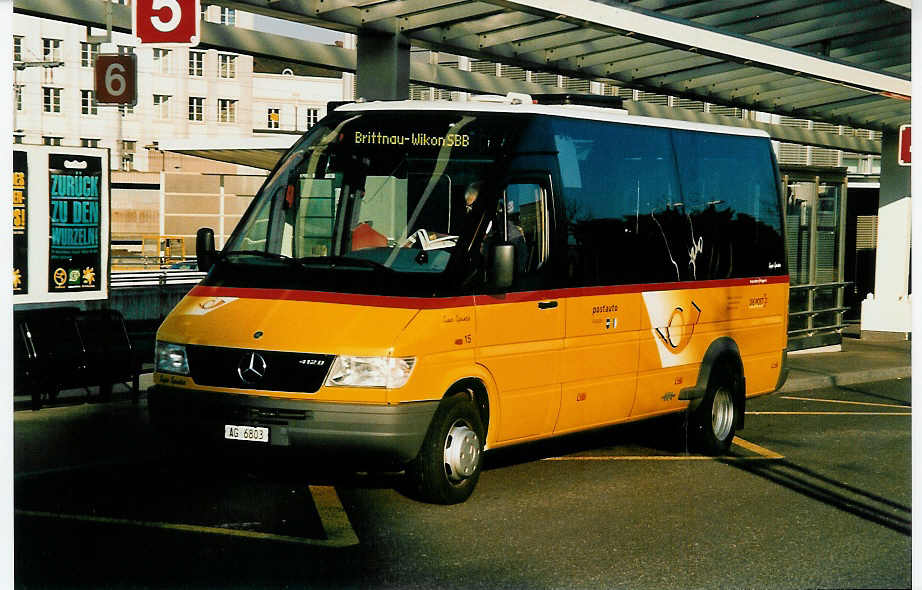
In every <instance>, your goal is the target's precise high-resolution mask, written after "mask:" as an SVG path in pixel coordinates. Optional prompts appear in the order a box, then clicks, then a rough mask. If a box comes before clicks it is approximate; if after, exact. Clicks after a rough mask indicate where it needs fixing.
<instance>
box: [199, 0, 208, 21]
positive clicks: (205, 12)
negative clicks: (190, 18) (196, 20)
mask: <svg viewBox="0 0 922 590" xmlns="http://www.w3.org/2000/svg"><path fill="white" fill-rule="evenodd" d="M199 11H200V14H199V16H200V17H201V20H204V21H207V20H208V6H207V5H206V4H205V3H204V2H203V3H202V5H201V7H200V8H199Z"/></svg>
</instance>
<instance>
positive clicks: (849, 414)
mask: <svg viewBox="0 0 922 590" xmlns="http://www.w3.org/2000/svg"><path fill="white" fill-rule="evenodd" d="M746 415H747V416H912V412H746Z"/></svg>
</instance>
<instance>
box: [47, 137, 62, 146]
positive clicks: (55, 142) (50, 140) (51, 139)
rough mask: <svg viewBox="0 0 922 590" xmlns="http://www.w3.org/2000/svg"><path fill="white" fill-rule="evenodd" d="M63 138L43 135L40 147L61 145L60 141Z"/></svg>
mask: <svg viewBox="0 0 922 590" xmlns="http://www.w3.org/2000/svg"><path fill="white" fill-rule="evenodd" d="M62 139H64V138H63V137H55V136H53V135H43V136H42V145H61V140H62Z"/></svg>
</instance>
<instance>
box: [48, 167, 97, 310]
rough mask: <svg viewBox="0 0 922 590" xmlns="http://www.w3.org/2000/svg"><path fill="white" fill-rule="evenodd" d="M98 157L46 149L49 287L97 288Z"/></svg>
mask: <svg viewBox="0 0 922 590" xmlns="http://www.w3.org/2000/svg"><path fill="white" fill-rule="evenodd" d="M101 185H102V159H101V158H99V157H97V156H76V155H69V154H49V156H48V190H49V202H50V203H51V219H50V234H51V243H50V249H49V252H48V291H49V292H62V291H99V290H100V285H99V277H100V271H101V268H100V267H101V256H100V243H99V242H100V203H101V201H100V189H101Z"/></svg>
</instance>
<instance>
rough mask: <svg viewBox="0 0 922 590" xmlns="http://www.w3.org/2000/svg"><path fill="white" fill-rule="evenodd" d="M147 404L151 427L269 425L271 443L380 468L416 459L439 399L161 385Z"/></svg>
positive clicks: (206, 432)
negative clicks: (278, 394) (395, 401)
mask: <svg viewBox="0 0 922 590" xmlns="http://www.w3.org/2000/svg"><path fill="white" fill-rule="evenodd" d="M147 403H148V411H149V412H150V417H151V422H152V423H153V424H154V426H156V427H157V428H160V429H162V430H168V431H172V432H176V433H178V434H181V435H183V436H185V435H189V436H190V437H196V438H199V439H200V440H205V441H212V442H218V441H222V440H223V439H224V427H225V425H235V426H261V427H266V428H268V429H269V445H270V446H283V447H292V448H298V449H304V450H306V451H311V452H317V453H322V454H324V455H328V456H332V455H335V456H337V457H341V458H343V459H344V460H347V461H348V460H349V459H350V458H351V459H354V460H355V461H356V462H358V463H363V464H369V463H371V464H375V465H381V466H384V465H389V464H393V465H402V464H405V463H407V462H409V461H411V460H412V459H413V458H414V457H416V455H417V453H419V449H420V447H421V446H422V443H423V439H424V438H425V436H426V432H427V431H428V429H429V423H430V422H431V421H432V416H433V415H434V414H435V411H436V409H437V408H438V405H439V402H438V401H437V400H436V401H425V402H416V403H409V404H399V405H390V406H389V405H371V404H347V403H333V402H319V401H315V400H307V399H303V400H302V399H290V398H271V397H263V396H253V395H243V394H232V393H220V392H210V391H193V390H187V389H177V388H172V387H164V386H161V385H154V386H153V387H151V388H149V389H148V390H147ZM228 442H234V443H236V442H237V441H228ZM239 444H244V445H250V446H254V445H262V444H265V443H256V442H245V443H239Z"/></svg>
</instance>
